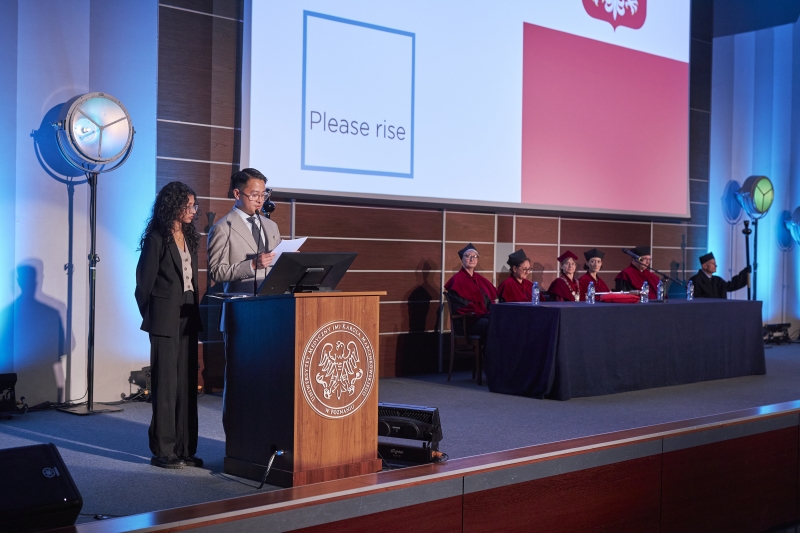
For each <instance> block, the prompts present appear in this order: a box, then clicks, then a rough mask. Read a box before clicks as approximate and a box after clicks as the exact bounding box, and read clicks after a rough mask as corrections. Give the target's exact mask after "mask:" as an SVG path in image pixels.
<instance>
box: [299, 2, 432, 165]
mask: <svg viewBox="0 0 800 533" xmlns="http://www.w3.org/2000/svg"><path fill="white" fill-rule="evenodd" d="M308 17H317V18H321V19H325V20H330V21H333V22H341V23H343V24H352V25H353V26H361V27H363V28H369V29H371V30H379V31H385V32H389V33H396V34H398V35H405V36H406V37H411V136H410V137H411V139H410V141H411V171H410V172H409V173H408V174H405V173H401V172H381V171H379V170H359V169H352V168H338V167H319V166H313V165H306V51H307V43H308ZM416 39H417V38H416V34H414V33H411V32H408V31H403V30H395V29H393V28H386V27H384V26H377V25H375V24H368V23H366V22H359V21H357V20H350V19H343V18H340V17H334V16H332V15H325V14H324V13H316V12H314V11H306V10H303V105H302V116H301V119H302V120H301V122H300V137H301V138H300V169H301V170H321V171H325V172H342V173H347V174H368V175H370V176H389V177H392V178H411V179H413V178H414V83H415V79H414V78H415V70H416V69H415V63H416V54H417V49H416V47H417V43H416Z"/></svg>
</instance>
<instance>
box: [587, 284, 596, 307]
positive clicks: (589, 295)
mask: <svg viewBox="0 0 800 533" xmlns="http://www.w3.org/2000/svg"><path fill="white" fill-rule="evenodd" d="M594 292H595V291H594V281H590V282H589V287H588V288H587V289H586V303H587V304H593V303H594Z"/></svg>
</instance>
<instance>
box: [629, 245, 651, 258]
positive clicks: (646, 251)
mask: <svg viewBox="0 0 800 533" xmlns="http://www.w3.org/2000/svg"><path fill="white" fill-rule="evenodd" d="M631 251H632V252H633V253H635V254H636V255H638V256H642V255H650V247H649V246H646V245H644V244H642V245H640V246H637V247H636V248H634V249H633V250H631Z"/></svg>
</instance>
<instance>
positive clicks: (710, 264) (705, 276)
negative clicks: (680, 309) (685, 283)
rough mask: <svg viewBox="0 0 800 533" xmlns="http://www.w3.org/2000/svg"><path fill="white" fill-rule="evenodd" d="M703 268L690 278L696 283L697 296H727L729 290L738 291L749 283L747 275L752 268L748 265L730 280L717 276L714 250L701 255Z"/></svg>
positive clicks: (695, 291) (695, 292) (695, 293)
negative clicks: (715, 273)
mask: <svg viewBox="0 0 800 533" xmlns="http://www.w3.org/2000/svg"><path fill="white" fill-rule="evenodd" d="M700 265H701V268H700V270H699V271H698V272H697V274H695V275H694V276H692V277H691V278H689V280H690V281H691V282H692V283H694V295H695V296H696V297H697V298H723V299H725V298H727V297H728V293H729V292H733V291H738V290H739V289H741V288H743V287H745V286H746V285H747V275H748V274H749V273H750V271H751V270H752V268H751V267H750V265H748V266H747V267H746V268H744V269H743V270H742V271H741V272H739V273H738V274H737V275H735V276H734V277H733V279H732V280H730V281H725V280H724V279H722V278H721V277H719V276H715V275H714V272H716V271H717V260H716V259H714V254H713V252H709V253H707V254H706V255H701V256H700Z"/></svg>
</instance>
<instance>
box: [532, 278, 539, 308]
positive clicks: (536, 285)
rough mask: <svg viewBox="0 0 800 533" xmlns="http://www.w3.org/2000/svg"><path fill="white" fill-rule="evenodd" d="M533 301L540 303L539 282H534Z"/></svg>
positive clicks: (534, 303)
mask: <svg viewBox="0 0 800 533" xmlns="http://www.w3.org/2000/svg"><path fill="white" fill-rule="evenodd" d="M531 303H532V304H533V305H539V282H537V281H534V282H533V289H531Z"/></svg>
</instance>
